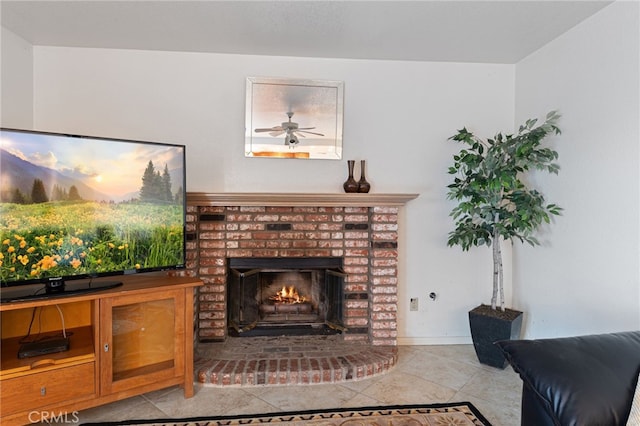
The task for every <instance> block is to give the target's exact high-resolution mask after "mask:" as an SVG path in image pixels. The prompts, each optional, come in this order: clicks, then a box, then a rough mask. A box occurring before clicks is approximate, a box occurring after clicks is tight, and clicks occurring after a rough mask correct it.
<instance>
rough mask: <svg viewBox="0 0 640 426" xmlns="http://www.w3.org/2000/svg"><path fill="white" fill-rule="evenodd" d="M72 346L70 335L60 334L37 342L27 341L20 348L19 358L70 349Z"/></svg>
mask: <svg viewBox="0 0 640 426" xmlns="http://www.w3.org/2000/svg"><path fill="white" fill-rule="evenodd" d="M70 347H71V343H70V339H69V337H64V336H59V337H51V338H48V339H43V340H38V341H35V342H26V343H23V344H21V345H20V348H19V349H18V358H31V357H34V356H40V355H48V354H53V353H57V352H64V351H68V350H69V348H70Z"/></svg>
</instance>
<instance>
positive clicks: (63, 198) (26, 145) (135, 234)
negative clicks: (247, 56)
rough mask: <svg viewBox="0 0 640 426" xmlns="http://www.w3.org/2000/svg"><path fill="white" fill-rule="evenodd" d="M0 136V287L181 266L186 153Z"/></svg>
mask: <svg viewBox="0 0 640 426" xmlns="http://www.w3.org/2000/svg"><path fill="white" fill-rule="evenodd" d="M0 132H1V133H0V148H1V150H0V279H1V281H2V286H12V285H19V284H23V283H34V282H44V281H47V280H50V279H52V278H58V277H62V278H79V277H95V276H104V275H115V274H126V273H135V272H144V271H151V270H160V269H171V268H180V267H183V266H184V258H185V245H184V228H185V147H184V146H182V145H173V144H165V143H150V142H139V141H129V140H116V139H106V138H92V137H79V136H71V135H61V134H52V133H40V132H31V131H21V130H9V129H2V130H0Z"/></svg>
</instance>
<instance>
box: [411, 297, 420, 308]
mask: <svg viewBox="0 0 640 426" xmlns="http://www.w3.org/2000/svg"><path fill="white" fill-rule="evenodd" d="M410 302H411V303H410V304H409V310H410V311H417V310H418V298H417V297H412V298H411V301H410Z"/></svg>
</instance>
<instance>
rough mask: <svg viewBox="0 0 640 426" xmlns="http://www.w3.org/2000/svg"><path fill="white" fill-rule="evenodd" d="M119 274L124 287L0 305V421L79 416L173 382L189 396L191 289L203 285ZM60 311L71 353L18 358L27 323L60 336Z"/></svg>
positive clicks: (35, 331)
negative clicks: (84, 411) (96, 407)
mask: <svg viewBox="0 0 640 426" xmlns="http://www.w3.org/2000/svg"><path fill="white" fill-rule="evenodd" d="M111 279H112V280H113V278H111ZM116 279H118V280H120V281H122V282H123V283H124V284H123V285H122V286H120V287H117V288H114V289H110V290H102V291H98V292H95V293H86V294H81V295H72V296H63V297H58V298H54V299H44V300H33V301H22V302H11V303H3V304H1V305H0V315H1V318H0V319H1V321H2V342H1V344H2V354H1V356H0V389H2V391H1V392H0V423H1V424H2V425H9V424H29V423H37V422H40V421H44V422H45V423H46V420H48V419H52V418H53V419H54V420H57V421H60V419H63V418H64V419H67V420H68V421H74V420H75V421H76V422H77V421H82V419H78V418H77V412H78V411H80V410H84V409H86V408H90V407H95V406H98V405H102V404H106V403H110V402H114V401H118V400H120V399H124V398H129V397H131V396H135V395H139V394H142V393H146V392H150V391H154V390H158V389H162V388H165V387H169V386H175V385H179V386H181V387H182V388H183V389H184V396H185V398H190V397H191V396H193V393H194V389H193V380H194V378H193V339H194V335H193V316H194V290H195V288H196V287H197V286H200V285H202V282H201V281H200V280H198V279H196V278H186V277H168V276H166V274H152V275H147V274H145V275H139V276H138V275H136V276H120V277H116ZM58 309H60V311H62V313H63V316H64V322H65V329H66V330H67V335H69V334H70V348H69V350H67V351H64V352H58V353H51V354H47V355H40V356H36V357H29V358H22V359H20V358H18V348H19V345H20V341H21V340H23V339H24V337H25V336H26V335H27V331H28V329H29V324H30V323H31V322H32V325H31V337H34V335H37V334H38V333H41V336H43V335H55V334H57V335H60V334H61V330H62V325H61V319H60V314H59V311H58ZM34 315H35V316H34ZM32 319H33V321H32Z"/></svg>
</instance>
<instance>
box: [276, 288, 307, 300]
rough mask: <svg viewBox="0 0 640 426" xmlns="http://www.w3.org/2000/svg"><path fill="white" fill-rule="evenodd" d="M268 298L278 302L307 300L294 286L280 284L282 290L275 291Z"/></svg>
mask: <svg viewBox="0 0 640 426" xmlns="http://www.w3.org/2000/svg"><path fill="white" fill-rule="evenodd" d="M269 300H274V301H276V302H280V303H304V302H306V301H307V298H306V297H304V296H300V294H298V290H296V288H295V287H286V286H282V290H280V291H279V292H277V293H276V294H275V295H274V296H271V297H270V298H269Z"/></svg>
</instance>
